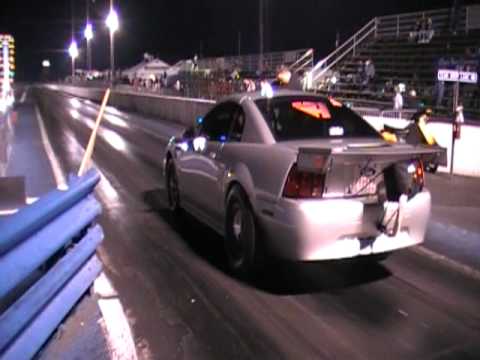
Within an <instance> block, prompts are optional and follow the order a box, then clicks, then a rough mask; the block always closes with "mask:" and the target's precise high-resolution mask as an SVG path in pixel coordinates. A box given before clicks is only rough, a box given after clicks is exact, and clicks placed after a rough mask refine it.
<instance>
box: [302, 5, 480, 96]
mask: <svg viewBox="0 0 480 360" xmlns="http://www.w3.org/2000/svg"><path fill="white" fill-rule="evenodd" d="M475 9H476V8H475ZM469 10H470V13H472V12H473V11H472V7H462V8H460V9H459V11H458V13H457V14H455V13H454V11H453V9H451V8H448V9H439V10H429V11H419V12H412V13H405V14H397V15H387V16H381V17H377V18H373V19H372V20H370V21H369V22H368V23H367V24H366V25H365V26H364V27H362V28H361V29H360V30H359V31H357V32H356V33H355V34H353V35H352V36H351V37H350V38H349V39H348V40H346V41H345V42H344V43H343V44H342V45H341V46H339V47H338V48H336V49H335V50H334V51H333V52H332V53H330V54H329V55H328V56H327V57H325V58H324V59H322V60H320V61H319V62H317V64H316V65H315V66H314V67H313V69H312V71H311V73H310V75H309V76H310V80H309V83H310V86H309V87H310V88H312V89H315V88H316V87H317V85H318V84H319V83H320V82H321V81H323V78H324V77H325V76H326V75H327V74H329V72H331V71H332V69H333V68H334V67H335V66H336V65H338V63H339V62H340V61H341V60H343V59H345V58H346V57H347V56H348V55H352V56H356V55H357V54H358V49H359V48H360V47H362V46H364V45H365V42H366V41H368V40H370V39H371V38H372V37H373V38H375V39H382V38H392V37H395V38H399V37H408V36H410V33H411V32H412V31H415V27H416V24H417V21H418V20H419V19H422V18H426V19H431V20H432V25H431V27H432V29H433V30H434V31H435V32H436V33H437V32H444V31H449V30H452V31H453V30H455V31H457V32H466V33H468V31H469V22H468V14H469ZM454 18H455V19H454ZM452 26H453V27H454V29H452Z"/></svg>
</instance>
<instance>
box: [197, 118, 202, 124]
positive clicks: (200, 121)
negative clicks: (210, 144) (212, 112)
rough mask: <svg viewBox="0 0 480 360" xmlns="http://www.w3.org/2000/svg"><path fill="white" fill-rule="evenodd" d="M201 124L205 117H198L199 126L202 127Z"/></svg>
mask: <svg viewBox="0 0 480 360" xmlns="http://www.w3.org/2000/svg"><path fill="white" fill-rule="evenodd" d="M201 123H203V117H201V116H199V117H197V124H198V125H200V124H201Z"/></svg>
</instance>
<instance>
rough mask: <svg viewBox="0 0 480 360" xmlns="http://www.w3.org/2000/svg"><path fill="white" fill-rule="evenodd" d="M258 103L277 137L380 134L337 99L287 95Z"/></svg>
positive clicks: (297, 137)
mask: <svg viewBox="0 0 480 360" xmlns="http://www.w3.org/2000/svg"><path fill="white" fill-rule="evenodd" d="M255 103H256V105H257V107H258V108H259V109H260V112H261V113H262V114H263V116H264V118H265V120H266V121H267V123H268V126H269V127H270V129H271V130H272V133H273V135H274V137H275V139H276V140H277V141H287V140H300V139H311V138H348V137H350V138H351V137H361V138H363V137H368V138H378V137H379V134H378V133H377V132H376V131H375V129H374V128H373V127H371V126H370V125H369V124H368V123H367V122H366V121H365V120H364V119H363V118H362V117H361V116H359V115H358V114H356V113H355V112H353V111H352V110H350V109H349V108H348V107H346V106H344V105H342V104H341V103H339V102H338V101H336V100H334V99H324V98H320V97H315V96H304V97H298V96H295V97H293V96H285V97H277V98H273V99H266V98H265V99H260V100H257V101H256V102H255Z"/></svg>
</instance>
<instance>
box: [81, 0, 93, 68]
mask: <svg viewBox="0 0 480 360" xmlns="http://www.w3.org/2000/svg"><path fill="white" fill-rule="evenodd" d="M86 2H87V4H86V8H87V24H86V25H85V30H84V32H83V35H84V36H85V40H87V70H88V71H92V47H91V44H90V41H91V40H92V39H93V25H92V23H91V22H90V0H86Z"/></svg>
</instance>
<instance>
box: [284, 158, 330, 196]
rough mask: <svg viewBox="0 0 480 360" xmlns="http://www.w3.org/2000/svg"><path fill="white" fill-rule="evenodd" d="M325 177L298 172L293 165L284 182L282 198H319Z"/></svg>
mask: <svg viewBox="0 0 480 360" xmlns="http://www.w3.org/2000/svg"><path fill="white" fill-rule="evenodd" d="M324 185H325V175H324V174H317V173H313V172H307V171H300V170H298V168H297V165H296V164H295V165H293V166H292V168H291V169H290V172H289V174H288V177H287V181H286V182H285V187H284V189H283V196H284V197H287V198H294V199H297V198H321V197H322V194H323V188H324Z"/></svg>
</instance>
